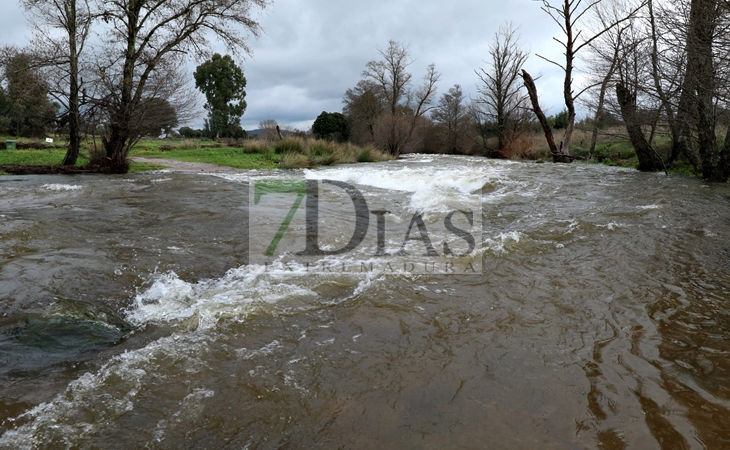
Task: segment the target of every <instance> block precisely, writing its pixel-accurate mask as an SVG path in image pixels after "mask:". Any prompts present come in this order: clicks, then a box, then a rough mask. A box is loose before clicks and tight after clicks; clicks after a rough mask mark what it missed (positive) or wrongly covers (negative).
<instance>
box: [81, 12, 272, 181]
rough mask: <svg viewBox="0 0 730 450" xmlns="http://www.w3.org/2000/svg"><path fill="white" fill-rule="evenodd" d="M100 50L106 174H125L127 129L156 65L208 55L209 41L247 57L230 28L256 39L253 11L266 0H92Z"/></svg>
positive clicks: (131, 134) (131, 136) (132, 138)
mask: <svg viewBox="0 0 730 450" xmlns="http://www.w3.org/2000/svg"><path fill="white" fill-rule="evenodd" d="M94 1H95V2H96V3H95V5H96V8H97V9H98V11H99V12H100V18H101V20H103V21H104V22H105V23H106V24H107V26H105V27H104V29H103V30H102V33H103V34H102V36H101V37H100V38H101V39H103V42H104V45H103V47H102V48H101V51H99V52H98V54H97V72H98V81H99V82H100V83H102V84H103V86H104V87H105V89H106V93H104V95H103V96H102V97H101V98H100V99H99V101H100V102H103V104H104V106H105V108H106V109H107V110H108V132H107V133H106V135H105V136H104V137H103V138H102V142H103V144H104V149H105V153H106V158H105V159H103V160H101V161H98V162H99V163H101V164H104V165H106V166H107V168H108V170H109V171H110V172H126V171H127V170H128V168H129V164H128V162H127V155H128V153H129V151H130V149H131V147H132V145H133V144H134V143H135V142H136V141H137V140H138V139H139V135H137V134H135V130H134V129H133V127H132V122H133V117H134V111H135V109H137V108H138V105H140V104H141V103H142V102H143V100H144V98H145V97H146V96H147V94H148V93H149V90H148V89H147V88H148V82H149V81H150V80H151V79H152V78H153V77H154V76H155V73H156V71H157V69H158V68H159V67H160V65H161V64H163V63H166V64H171V65H174V64H175V63H176V62H179V61H181V60H183V58H184V56H185V55H186V54H188V53H194V54H197V55H199V56H201V57H202V56H208V51H207V49H208V48H209V41H208V39H207V38H208V37H215V38H217V39H220V40H221V41H222V42H223V43H224V44H226V46H227V47H228V48H229V49H230V50H231V51H232V52H233V53H238V52H240V51H245V52H248V51H249V49H248V47H247V45H246V39H245V36H244V35H243V34H241V33H240V32H239V31H237V29H236V28H234V27H240V28H241V29H243V30H245V31H246V32H247V33H250V34H252V35H254V36H258V34H259V31H260V28H259V24H258V23H257V22H256V21H254V20H253V19H252V18H251V17H250V13H251V8H252V7H256V6H257V7H260V8H264V7H265V6H266V4H267V2H266V0H118V1H113V2H107V1H104V0H94Z"/></svg>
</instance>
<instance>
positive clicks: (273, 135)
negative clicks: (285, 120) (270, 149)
mask: <svg viewBox="0 0 730 450" xmlns="http://www.w3.org/2000/svg"><path fill="white" fill-rule="evenodd" d="M259 130H261V131H262V135H263V138H264V139H266V140H267V141H273V140H276V139H277V138H278V137H279V132H278V131H277V130H280V128H279V124H278V123H277V122H276V120H274V119H264V120H262V121H261V122H259Z"/></svg>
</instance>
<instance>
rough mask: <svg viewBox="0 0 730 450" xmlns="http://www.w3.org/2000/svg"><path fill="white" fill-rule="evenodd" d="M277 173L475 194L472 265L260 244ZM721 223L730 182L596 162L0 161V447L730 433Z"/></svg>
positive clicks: (323, 444)
mask: <svg viewBox="0 0 730 450" xmlns="http://www.w3.org/2000/svg"><path fill="white" fill-rule="evenodd" d="M269 179H277V180H282V179H283V180H288V181H287V182H291V183H293V185H295V184H297V183H299V185H302V184H306V181H312V180H320V182H321V181H322V180H332V181H335V182H338V183H340V184H341V185H343V184H345V183H346V184H347V185H348V186H354V187H355V188H356V189H357V190H358V191H359V192H360V193H362V194H363V198H364V199H365V200H367V202H369V203H377V202H378V201H379V202H381V203H383V202H384V203H385V204H387V205H388V208H389V210H390V211H391V212H392V214H390V213H389V215H388V216H387V217H385V216H383V217H384V219H383V220H386V225H387V226H388V227H390V226H391V225H393V226H395V225H397V224H398V223H400V224H401V225H402V224H403V223H406V224H407V223H408V222H407V221H408V220H409V219H407V218H409V217H412V216H413V215H414V214H421V215H422V217H423V224H424V229H425V227H427V228H429V229H430V230H434V227H435V225H436V224H438V223H440V222H439V221H440V220H441V219H443V217H444V214H446V213H448V212H449V211H452V210H462V209H463V208H462V206H461V205H463V204H465V202H469V201H472V202H473V201H474V199H477V201H478V203H479V205H478V206H479V208H478V209H477V210H479V214H480V217H477V219H480V220H476V222H475V223H477V224H478V225H480V227H481V230H480V232H479V233H476V234H475V235H476V237H477V242H476V250H475V252H474V255H475V256H473V258H472V259H471V260H468V261H466V262H467V263H472V264H473V266H472V267H476V268H477V269H478V270H477V271H476V272H477V273H474V272H470V271H466V270H456V271H433V272H430V273H414V272H409V271H407V270H406V271H391V272H387V271H382V270H381V271H377V270H376V271H372V272H371V271H365V273H353V272H352V271H347V270H342V271H338V270H319V271H317V270H314V271H311V270H309V268H307V269H306V270H305V269H303V268H302V267H301V266H297V267H294V268H292V267H291V266H290V265H288V263H287V262H286V261H285V260H284V259H282V258H279V259H276V260H274V261H273V263H269V262H265V263H260V262H252V261H247V258H248V257H249V256H251V255H249V251H252V250H251V248H249V247H250V246H248V244H247V243H246V238H245V237H246V236H248V237H249V239H251V242H253V243H258V242H259V241H262V240H266V242H268V240H270V235H271V234H272V230H275V229H276V228H277V227H278V226H279V223H280V222H281V221H280V220H273V219H272V220H271V221H270V222H266V220H268V219H266V220H264V219H261V217H264V216H266V214H271V215H275V213H277V211H279V212H280V211H283V212H284V213H286V211H287V210H288V208H289V207H290V206H291V199H289V200H287V202H284V203H281V204H279V203H271V202H269V203H266V201H264V200H267V199H272V201H273V199H275V198H278V197H275V196H272V195H273V194H269V195H270V196H269V197H266V196H263V200H262V201H261V203H260V204H258V205H257V204H255V203H256V202H255V201H250V198H253V197H250V198H249V197H246V195H247V194H246V189H248V188H250V187H251V186H253V185H255V183H257V182H261V181H262V180H269ZM244 197H245V198H244ZM282 198H283V197H282ZM327 200H328V198H327V196H326V195H324V194H323V195H322V198H320V203H321V206H322V210H321V211H320V213H319V214H320V220H321V221H322V222H323V224H322V225H321V226H320V228H321V229H322V230H324V232H323V234H326V235H327V236H328V238H330V239H331V240H332V247H326V246H324V245H323V248H336V247H342V245H344V243H347V242H348V239H350V236H353V230H352V229H351V228H348V225H347V224H346V223H345V222H346V221H345V218H346V217H350V216H352V214H353V213H352V208H353V202H352V201H350V199H348V198H346V197H345V198H344V200H343V201H341V202H340V203H337V202H336V201H327ZM329 200H332V199H329ZM277 201H278V200H277ZM282 201H283V200H282ZM247 205H248V206H247ZM249 206H250V207H251V208H253V209H251V210H248V209H247V208H248V207H249ZM254 207H259V208H261V209H259V210H256V209H255V208H254ZM251 211H254V212H251ZM257 211H258V212H257ZM251 214H259V216H256V217H253V216H251ZM262 214H263V216H262ZM304 214H305V211H304V207H302V208H301V209H299V210H298V212H297V213H296V214H295V215H294V216H293V217H294V218H293V222H292V224H293V225H292V226H291V227H290V228H289V229H287V230H286V233H284V235H283V238H282V240H281V246H282V248H284V247H285V246H287V245H288V246H289V247H288V248H294V247H293V246H294V245H295V244H294V242H304V235H305V234H306V229H305V227H303V226H297V225H296V224H297V223H300V222H301V220H300V219H301V216H303V215H304ZM338 217H339V219H338ZM399 217H400V218H399ZM402 217H406V219H402ZM464 217H466V216H465V215H464ZM376 219H381V217H380V216H376V215H372V214H371V215H370V228H369V229H368V230H369V231H368V236H367V239H372V240H375V239H376V238H377V236H375V222H376ZM257 220H258V221H259V222H257V223H258V225H261V224H262V223H263V224H264V226H258V227H251V228H250V229H244V228H245V227H247V226H248V225H247V224H250V223H253V222H256V221H257ZM262 220H263V222H262ZM404 220H405V222H404ZM298 221H299V222H298ZM459 227H460V228H464V227H463V226H462V225H459ZM389 229H390V228H389ZM416 229H417V227H416V226H414V227H413V233H416V231H415V230H416ZM414 235H415V234H414ZM266 236H268V237H266ZM322 239H323V240H324V239H325V237H323V238H322ZM431 239H432V240H433V244H434V248H435V249H436V250H438V253H445V252H442V247H441V241H442V240H444V239H446V235H440V234H439V232H438V231H432V235H431ZM402 241H403V238H402V233H401V234H397V233H396V234H393V233H391V234H390V235H388V236H387V238H386V244H387V245H388V246H390V247H393V248H395V249H396V250H397V247H398V246H399V245H400V243H401V242H402ZM366 242H368V241H366ZM460 242H461V243H462V244H465V243H466V240H465V239H463V236H462V238H461V240H460ZM458 243H459V239H456V244H454V245H456V246H458ZM729 243H730V187H729V186H727V185H719V184H710V183H705V182H703V181H700V180H695V179H691V178H687V177H683V176H679V175H672V176H669V177H667V176H664V175H663V174H661V175H659V174H646V173H639V172H636V171H633V170H627V169H621V168H613V167H606V166H602V165H588V164H536V163H523V162H514V161H494V160H486V159H481V158H472V157H456V156H431V155H429V156H426V155H418V156H408V157H406V158H404V159H401V160H398V161H391V162H385V163H373V164H357V165H349V166H336V167H332V168H321V169H314V170H305V171H251V172H242V171H237V172H233V171H232V172H222V173H210V174H208V173H195V172H187V173H182V172H168V171H161V172H154V173H143V174H133V175H125V176H4V177H0V449H24V448H28V449H31V448H54V449H55V448H69V449H71V448H74V449H75V448H104V449H114V448H119V449H122V448H161V449H162V448H165V449H167V448H169V449H172V448H176V449H178V448H191V449H192V448H195V449H202V448H209V449H224V448H230V449H244V448H245V449H255V448H256V449H274V448H292V449H295V448H296V449H299V448H301V449H311V448H398V449H409V448H413V449H443V448H465V449H466V448H495V449H502V448H504V449H522V448H524V449H534V448H544V449H549V448H555V449H582V448H591V449H599V448H600V449H624V448H626V449H684V448H687V449H694V448H697V449H700V448H712V449H723V448H730V244H729ZM411 244H413V245H416V246H418V245H421V244H424V241H420V242H418V241H414V242H411ZM452 244H453V243H452ZM302 245H303V244H302ZM328 245H329V244H328ZM390 247H389V248H390ZM454 248H455V247H454ZM358 251H360V250H354V251H353V252H350V253H346V254H345V253H343V254H340V255H332V256H328V260H329V261H330V262H331V263H332V264H333V266H332V267H339V266H337V265H338V264H340V263H341V265H342V267H345V262H348V263H349V262H352V261H353V260H357V261H360V260H361V259H362V258H365V257H366V256H367V255H371V253H372V252H370V250H367V251H366V250H362V252H361V253H358ZM368 252H370V253H368ZM358 258H360V259H358ZM462 259H463V258H462ZM247 262H249V264H247ZM352 267H363V266H362V265H360V266H357V263H356V264H355V265H354V266H352Z"/></svg>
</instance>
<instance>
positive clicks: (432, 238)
mask: <svg viewBox="0 0 730 450" xmlns="http://www.w3.org/2000/svg"><path fill="white" fill-rule="evenodd" d="M411 194H412V193H409V192H404V191H392V190H385V189H375V188H372V190H368V191H366V192H363V191H361V190H360V189H358V188H356V187H355V186H353V185H351V184H348V183H345V182H343V181H337V180H293V179H271V178H267V179H259V180H251V181H250V182H247V183H244V197H245V203H244V208H243V209H244V217H245V219H244V221H245V224H244V225H245V226H244V228H245V239H244V242H245V255H244V257H245V263H247V264H259V265H264V266H266V269H267V270H270V269H271V270H273V269H274V268H277V269H278V270H285V271H292V272H294V271H297V272H300V271H307V272H310V273H314V274H316V273H321V274H326V273H352V274H369V273H383V274H389V273H391V274H476V273H482V252H481V246H482V211H481V196H480V195H479V194H472V195H464V194H463V193H460V194H459V195H456V194H455V193H453V192H451V193H449V192H443V193H440V194H439V193H433V195H431V196H424V195H419V196H418V199H417V200H418V201H420V203H423V206H422V208H420V209H419V208H418V204H416V205H414V198H415V196H416V194H413V196H414V197H412V196H411Z"/></svg>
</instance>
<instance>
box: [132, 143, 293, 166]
mask: <svg viewBox="0 0 730 450" xmlns="http://www.w3.org/2000/svg"><path fill="white" fill-rule="evenodd" d="M130 156H132V157H134V156H143V157H145V158H161V159H175V160H178V161H185V162H199V163H207V164H217V165H220V166H227V167H234V168H236V169H275V168H277V167H279V166H278V163H279V159H280V156H279V155H276V154H275V153H273V152H271V151H270V152H268V153H247V152H246V149H245V148H230V147H228V148H195V149H172V150H165V151H160V150H157V149H152V148H147V147H141V148H140V147H135V148H134V149H133V150H132V152H131V154H130Z"/></svg>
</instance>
